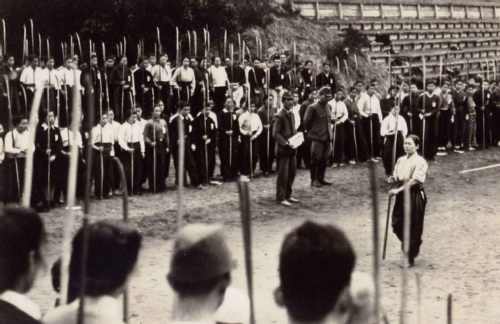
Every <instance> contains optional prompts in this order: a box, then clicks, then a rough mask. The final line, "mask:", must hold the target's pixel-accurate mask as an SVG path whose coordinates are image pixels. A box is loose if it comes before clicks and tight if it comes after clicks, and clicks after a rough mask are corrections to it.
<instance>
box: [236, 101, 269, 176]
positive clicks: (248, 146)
mask: <svg viewBox="0 0 500 324" xmlns="http://www.w3.org/2000/svg"><path fill="white" fill-rule="evenodd" d="M242 110H243V112H242V113H241V114H240V116H239V117H238V124H239V125H240V135H241V144H240V148H239V151H240V152H241V166H240V172H241V174H242V175H245V176H250V177H251V176H253V174H254V171H255V166H256V165H257V160H258V156H257V141H256V139H257V138H258V137H259V136H260V134H261V133H262V130H263V126H262V121H261V120H260V117H259V115H258V114H257V113H255V104H254V103H251V104H250V108H248V103H247V102H245V103H244V105H243V107H242Z"/></svg>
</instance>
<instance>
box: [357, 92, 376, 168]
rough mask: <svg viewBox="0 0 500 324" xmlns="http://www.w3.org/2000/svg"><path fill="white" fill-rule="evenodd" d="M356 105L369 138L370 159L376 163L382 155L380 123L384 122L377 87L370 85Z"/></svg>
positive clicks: (361, 93) (360, 94)
mask: <svg viewBox="0 0 500 324" xmlns="http://www.w3.org/2000/svg"><path fill="white" fill-rule="evenodd" d="M356 103H357V105H358V109H359V114H360V115H361V125H362V127H363V130H364V133H365V134H366V137H367V141H368V148H369V153H370V157H371V159H372V161H374V162H376V161H378V159H377V158H378V157H380V153H381V152H380V123H381V122H382V110H381V109H380V99H379V98H378V96H377V93H376V91H375V87H374V86H373V85H369V86H368V87H367V91H366V93H364V92H359V95H358V98H357V99H356Z"/></svg>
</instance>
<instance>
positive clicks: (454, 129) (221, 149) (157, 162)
mask: <svg viewBox="0 0 500 324" xmlns="http://www.w3.org/2000/svg"><path fill="white" fill-rule="evenodd" d="M101 63H102V64H100V62H99V59H98V57H97V56H96V55H95V54H91V55H89V58H88V61H87V62H82V60H81V58H79V57H78V56H77V55H74V56H72V57H68V58H65V60H64V62H63V64H62V65H61V66H59V67H57V66H56V64H55V60H54V58H52V57H49V58H41V57H35V56H32V57H30V58H29V59H27V60H26V61H25V62H22V65H21V66H19V65H17V64H16V62H15V57H14V56H9V55H6V56H5V57H3V58H2V62H1V64H2V68H1V76H2V77H1V78H0V134H1V136H0V179H1V181H0V184H1V185H0V199H1V200H3V201H4V202H7V203H9V202H17V201H19V200H20V199H21V195H22V187H23V181H24V172H23V170H24V163H25V156H26V152H27V150H28V148H29V147H30V146H31V145H32V144H31V143H30V141H29V138H30V134H29V129H28V118H29V114H30V110H31V105H32V102H33V100H34V97H35V92H36V91H37V90H39V91H41V92H42V93H43V94H42V99H41V104H40V109H39V113H38V116H37V117H38V125H37V127H36V134H35V143H34V145H35V168H34V177H33V179H34V186H33V195H32V202H31V204H32V206H33V207H35V208H37V209H38V210H47V209H48V208H50V207H52V206H55V205H58V204H64V203H65V194H66V188H67V178H68V168H69V154H70V153H69V152H70V147H71V146H72V145H73V144H74V143H72V142H73V141H75V139H76V145H77V146H78V148H79V149H80V152H81V153H80V155H79V157H80V158H79V163H78V181H79V183H81V184H83V181H84V174H85V169H86V168H87V161H86V155H85V154H84V153H83V152H84V151H85V149H86V147H87V146H88V145H90V146H91V149H92V154H93V155H92V156H93V163H92V183H93V188H94V191H93V193H94V197H95V198H96V199H106V198H108V197H111V196H113V195H117V194H120V192H121V189H122V188H123V187H122V185H126V186H127V190H128V192H129V194H141V193H143V192H145V191H150V192H163V191H165V190H166V189H167V179H168V178H169V177H170V176H171V174H170V169H171V167H170V164H171V163H170V161H171V160H172V162H173V164H174V166H175V168H177V167H178V166H177V164H178V152H179V144H180V143H181V142H183V143H184V152H185V172H186V177H185V181H184V183H185V184H188V185H189V186H191V187H193V188H199V189H203V188H204V187H205V186H208V185H219V184H221V183H222V182H229V181H234V180H235V179H237V178H238V177H239V176H241V175H243V176H247V177H249V178H253V177H255V176H260V175H262V176H268V175H270V174H272V173H274V172H278V177H279V179H278V189H277V197H276V198H277V201H278V202H279V203H282V204H284V205H286V206H289V205H290V204H291V203H294V202H297V199H296V198H294V197H293V196H292V195H291V185H292V183H293V177H294V175H295V169H296V168H299V169H300V168H305V169H309V170H310V173H311V185H312V186H313V187H321V186H325V185H331V183H330V182H329V181H328V180H327V179H326V178H325V171H326V169H327V167H328V166H332V167H342V166H344V165H345V164H356V163H361V162H365V161H367V160H372V161H374V162H376V161H380V160H381V159H382V160H383V165H384V168H385V171H386V175H387V178H388V180H389V177H390V176H391V175H392V172H393V168H394V164H395V162H396V161H397V159H398V158H399V157H401V156H402V155H404V149H403V143H404V138H405V137H406V136H407V135H410V134H414V135H417V136H418V137H419V138H420V140H421V142H422V143H421V145H420V146H419V153H420V154H421V155H422V156H423V157H425V159H426V160H427V161H433V160H434V159H435V157H436V156H439V155H446V154H450V153H457V154H461V153H464V151H466V150H467V151H472V150H476V149H486V148H488V147H490V146H496V145H499V144H500V126H499V125H500V84H499V83H498V82H497V81H496V80H486V79H485V78H481V77H480V76H477V77H474V78H470V79H467V80H464V79H457V78H453V79H452V78H441V79H440V81H439V82H437V81H435V80H425V79H424V80H422V78H412V77H410V78H407V79H405V78H400V80H399V81H398V83H397V84H394V85H390V87H389V89H388V90H386V89H385V88H384V85H381V84H380V83H379V82H378V81H377V80H370V81H368V82H365V81H362V80H359V81H356V82H355V83H354V84H353V85H352V86H350V87H345V86H342V85H340V84H338V78H337V76H336V74H335V72H333V71H332V68H331V66H330V64H329V63H327V62H326V63H323V64H322V65H321V67H320V68H316V66H315V65H314V64H313V62H312V61H305V62H297V61H296V60H295V58H291V57H289V56H287V55H285V54H281V55H276V56H274V57H272V58H270V59H268V60H264V61H261V60H260V59H259V58H254V59H253V62H249V60H248V58H242V59H241V60H239V62H236V61H232V60H230V59H227V58H221V57H214V58H213V59H211V60H208V59H204V58H203V59H198V58H188V57H186V58H184V59H183V60H182V63H181V64H179V65H178V66H174V64H173V63H171V62H170V61H169V58H168V56H167V55H166V54H161V55H160V56H159V57H157V56H156V55H150V56H148V57H140V58H138V60H137V63H136V64H135V65H129V63H128V59H127V57H126V56H122V57H114V56H109V57H106V59H105V60H104V62H101ZM75 94H76V95H77V96H78V97H79V98H74V96H75ZM75 99H78V100H75ZM74 101H76V102H81V105H82V111H83V114H82V120H81V126H80V131H79V132H78V134H73V132H72V131H71V129H70V124H71V117H72V113H73V112H72V107H73V102H74ZM179 119H182V121H183V123H182V125H183V126H184V131H183V132H182V133H183V134H184V140H183V141H181V139H180V138H179V134H180V132H179V130H178V125H180V123H179V122H178V120H179ZM298 133H301V134H303V142H301V145H300V146H298V147H294V148H293V149H290V148H291V146H290V143H288V139H289V138H290V137H292V136H294V135H296V134H298ZM116 159H119V160H120V161H121V162H122V164H123V165H124V169H125V174H126V184H122V183H121V180H120V177H119V174H118V168H117V165H116V163H115V162H114V161H115V160H116ZM257 165H258V166H259V168H258V169H257ZM217 166H218V167H217ZM216 169H217V170H216ZM172 176H173V177H174V178H175V183H176V184H177V183H178V179H177V172H176V173H175V176H174V175H172ZM290 178H291V180H290ZM188 179H189V180H188ZM83 187H84V186H83V185H82V186H78V188H79V189H80V190H79V192H78V193H77V194H78V195H79V196H82V195H83V190H81V189H82V188H83Z"/></svg>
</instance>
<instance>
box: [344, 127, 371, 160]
mask: <svg viewBox="0 0 500 324" xmlns="http://www.w3.org/2000/svg"><path fill="white" fill-rule="evenodd" d="M344 135H345V146H344V147H345V154H346V157H347V159H349V160H355V161H358V162H365V161H366V160H367V159H368V156H369V151H368V144H367V142H366V137H365V134H364V132H363V127H361V123H360V121H359V120H354V121H353V122H351V121H348V122H346V123H344Z"/></svg>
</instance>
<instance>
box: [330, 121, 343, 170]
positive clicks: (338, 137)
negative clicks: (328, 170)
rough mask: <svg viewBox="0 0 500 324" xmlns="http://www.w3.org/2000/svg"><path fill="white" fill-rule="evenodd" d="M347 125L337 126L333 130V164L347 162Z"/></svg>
mask: <svg viewBox="0 0 500 324" xmlns="http://www.w3.org/2000/svg"><path fill="white" fill-rule="evenodd" d="M344 148H345V123H342V124H336V125H335V126H334V129H333V149H332V158H333V159H332V160H333V163H342V162H344V161H345V156H346V155H345V150H344Z"/></svg>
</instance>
